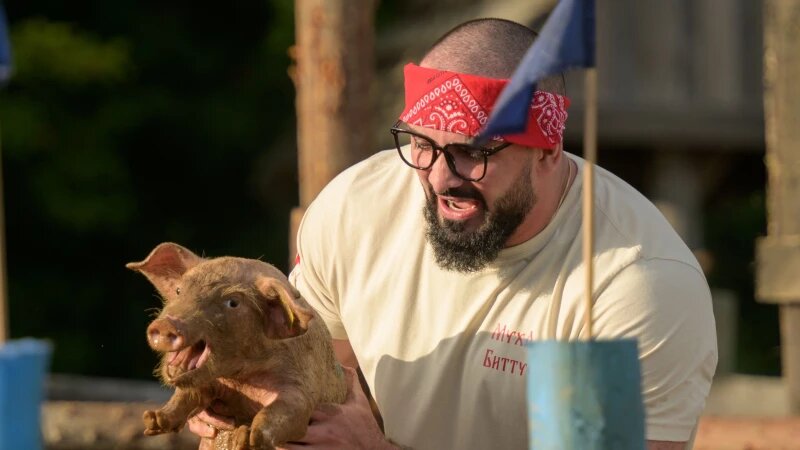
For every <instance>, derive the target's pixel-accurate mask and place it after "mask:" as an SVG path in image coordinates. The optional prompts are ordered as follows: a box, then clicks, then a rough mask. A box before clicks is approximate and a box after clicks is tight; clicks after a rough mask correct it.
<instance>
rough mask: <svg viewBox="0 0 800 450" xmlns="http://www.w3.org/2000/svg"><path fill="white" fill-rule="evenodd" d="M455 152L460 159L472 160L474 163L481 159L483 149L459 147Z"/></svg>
mask: <svg viewBox="0 0 800 450" xmlns="http://www.w3.org/2000/svg"><path fill="white" fill-rule="evenodd" d="M457 151H458V155H459V156H460V157H461V158H466V159H473V160H475V161H479V160H482V159H483V149H480V148H475V147H467V146H463V147H459V148H458V150H457Z"/></svg>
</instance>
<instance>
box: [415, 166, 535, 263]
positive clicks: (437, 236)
mask: <svg viewBox="0 0 800 450" xmlns="http://www.w3.org/2000/svg"><path fill="white" fill-rule="evenodd" d="M531 166H532V164H531V163H530V162H528V164H526V167H525V168H524V169H523V171H522V173H521V174H520V175H519V177H517V179H516V180H514V183H513V184H512V185H511V187H509V188H508V191H506V193H505V194H503V195H502V196H501V197H500V198H499V199H498V200H497V201H496V202H495V205H494V207H493V208H492V210H491V211H489V209H488V207H487V205H486V200H485V199H484V198H483V196H482V195H481V194H480V192H478V191H477V190H475V189H469V188H467V187H466V186H465V188H457V189H450V190H448V191H446V192H442V193H441V195H447V196H453V197H461V198H471V199H474V200H476V201H478V202H479V203H480V204H481V206H482V207H483V211H485V212H484V221H483V223H482V224H481V225H480V226H479V227H478V229H476V230H474V231H468V230H466V224H465V223H464V222H461V221H453V220H448V219H440V218H439V214H438V207H437V198H436V196H435V195H433V193H430V194H429V195H428V196H427V197H428V198H427V200H426V202H425V207H424V208H423V214H424V216H425V222H426V223H427V229H426V233H425V235H426V237H427V239H428V242H430V244H431V247H432V248H433V253H434V256H435V258H436V263H437V264H438V265H439V266H440V267H441V268H443V269H446V270H453V271H457V272H462V273H471V272H477V271H479V270H481V269H483V268H484V267H486V266H487V265H489V264H490V263H491V262H493V261H494V260H495V259H497V256H498V255H499V254H500V250H502V249H503V247H504V246H505V243H506V241H508V238H509V237H510V236H511V235H512V234H513V233H514V231H516V229H517V227H518V226H519V225H520V224H521V223H522V221H523V220H524V219H525V216H527V214H528V213H529V212H530V210H531V209H532V208H533V206H534V205H535V204H536V194H535V193H534V191H533V187H532V186H531V182H530V179H531V178H530V174H531Z"/></svg>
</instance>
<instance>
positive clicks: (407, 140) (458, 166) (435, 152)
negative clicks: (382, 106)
mask: <svg viewBox="0 0 800 450" xmlns="http://www.w3.org/2000/svg"><path fill="white" fill-rule="evenodd" d="M401 127H402V122H397V123H396V124H394V126H393V127H392V128H391V129H390V130H389V131H390V132H391V133H392V135H393V136H394V143H395V145H396V146H397V153H399V154H400V158H401V159H402V160H403V162H404V163H406V164H408V165H409V166H411V167H413V168H415V169H418V170H428V169H430V168H431V166H433V163H434V162H436V159H437V158H438V157H439V155H440V154H442V153H444V159H445V161H446V162H447V167H449V168H450V171H451V172H453V173H454V174H455V175H456V176H457V177H459V178H461V179H462V180H465V181H480V180H481V179H482V178H483V177H484V176H486V165H487V160H488V158H489V156H491V155H494V154H495V153H497V152H499V151H500V150H502V149H504V148H506V147H508V146H510V145H511V143H510V142H504V143H502V144H499V145H496V146H494V147H490V148H485V147H475V146H472V145H469V144H466V143H464V144H461V143H450V144H446V145H445V146H441V145H439V144H437V143H436V142H434V141H433V139H431V138H429V137H428V136H425V135H423V134H420V133H417V132H414V131H411V130H408V129H405V128H401Z"/></svg>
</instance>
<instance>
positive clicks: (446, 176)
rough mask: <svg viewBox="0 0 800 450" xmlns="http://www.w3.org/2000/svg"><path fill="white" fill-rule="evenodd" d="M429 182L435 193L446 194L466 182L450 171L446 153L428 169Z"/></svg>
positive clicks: (441, 154) (440, 155)
mask: <svg viewBox="0 0 800 450" xmlns="http://www.w3.org/2000/svg"><path fill="white" fill-rule="evenodd" d="M428 182H429V183H430V184H431V187H432V188H433V192H436V193H438V192H445V191H446V190H448V189H451V188H455V187H458V186H460V185H461V184H462V183H464V180H462V179H461V178H459V177H458V176H457V175H456V174H454V173H453V171H452V170H450V166H449V165H448V164H447V159H446V156H445V154H444V153H440V154H439V157H438V158H436V161H434V162H433V165H432V166H431V167H430V169H428Z"/></svg>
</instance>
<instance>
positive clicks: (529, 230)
mask: <svg viewBox="0 0 800 450" xmlns="http://www.w3.org/2000/svg"><path fill="white" fill-rule="evenodd" d="M535 37H536V33H535V32H533V31H532V30H530V29H528V28H527V27H525V26H522V25H520V24H517V23H514V22H510V21H507V20H502V19H480V20H473V21H470V22H466V23H464V24H462V25H459V26H457V27H456V28H454V29H453V30H451V31H450V32H448V33H447V34H445V35H444V36H443V37H442V38H441V39H439V41H438V42H436V44H434V45H433V47H432V48H431V49H430V50H429V51H428V53H427V54H426V55H425V56H424V57H423V59H422V61H421V62H420V67H422V68H427V69H436V70H439V71H448V72H457V73H459V74H469V75H477V76H479V77H486V78H494V79H505V78H510V76H511V75H512V73H513V72H514V70H515V69H516V67H517V65H518V64H519V62H520V61H521V60H522V58H523V56H524V55H525V53H526V51H527V50H528V48H529V47H530V45H531V44H532V43H533V40H534V39H535ZM461 78H465V77H461ZM453 86H454V91H456V92H458V95H459V96H460V99H461V100H462V101H466V100H467V99H468V98H469V97H465V95H466V94H465V93H466V92H468V90H462V89H458V88H460V86H456V85H455V83H454V85H453ZM462 86H463V83H462ZM537 90H540V91H548V92H553V93H556V94H560V95H561V94H563V93H564V84H563V78H562V77H561V76H557V77H551V78H549V79H546V80H544V81H542V82H540V83H539V85H538V87H537ZM441 92H444V91H443V90H442V91H441ZM470 92H471V91H470ZM471 93H472V94H473V95H474V94H475V93H474V92H471ZM437 95H438V93H437ZM442 97H444V95H442ZM551 97H552V96H551ZM437 98H438V97H437ZM407 100H408V96H407ZM407 107H408V105H407ZM438 108H439V110H440V111H439V112H438V113H437V112H434V113H432V114H431V116H430V117H434V116H437V117H439V118H440V119H441V117H440V116H441V115H442V114H443V115H447V114H450V113H451V112H456V113H457V111H456V109H453V108H451V106H448V105H447V104H442V105H439V106H438ZM473 111H474V110H473ZM453 117H455V115H453V116H451V117H450V119H452V118H453ZM454 120H455V121H453V122H452V123H454V124H455V123H456V122H459V120H460V119H458V118H456V119H454ZM461 122H463V121H461ZM459 125H462V124H461V123H459ZM402 126H403V127H405V128H406V129H409V130H412V131H414V132H416V133H418V134H420V135H423V136H425V137H427V138H429V141H432V142H433V143H434V144H435V145H438V146H444V145H446V144H458V143H466V142H469V141H470V140H471V136H469V135H465V134H463V133H462V134H460V133H456V132H452V130H454V128H453V127H452V126H440V127H426V126H424V125H423V126H420V124H416V125H415V124H413V123H407V124H403V125H402ZM456 129H457V128H456ZM462 129H463V128H462ZM448 130H450V131H448ZM559 131H560V130H559ZM406 139H408V142H407V143H410V144H411V145H410V150H409V151H410V152H412V153H411V154H410V156H409V158H412V157H418V155H419V154H420V152H421V151H422V150H420V149H421V147H420V146H424V145H427V144H426V140H425V139H418V138H415V137H414V136H410V137H409V136H406ZM559 142H560V136H559ZM499 144H500V143H499V142H490V143H489V144H487V147H488V148H489V149H490V151H489V153H492V154H491V156H489V157H486V159H485V161H486V166H485V175H484V176H483V177H482V178H480V179H479V180H477V181H474V180H470V179H469V178H470V177H469V176H467V177H465V176H464V175H465V174H463V173H454V172H453V167H455V166H456V165H455V164H454V160H455V159H456V158H457V157H458V156H457V154H456V150H457V147H456V146H452V147H449V149H450V150H453V151H451V152H450V154H448V155H445V153H444V152H441V151H439V153H438V155H439V157H437V159H435V160H434V161H433V163H432V164H431V165H430V166H429V167H427V168H425V169H421V170H417V173H418V176H419V178H420V181H421V183H422V185H423V188H424V189H425V192H426V196H427V203H426V205H425V208H424V215H425V218H426V222H427V226H428V230H427V236H428V240H429V242H430V243H431V245H432V247H433V249H434V252H435V255H436V259H437V262H438V263H439V264H440V265H441V266H442V267H444V268H447V269H452V270H458V271H462V272H471V271H476V270H480V269H482V268H483V267H485V266H486V265H487V264H489V263H491V262H492V261H493V260H494V259H495V258H496V257H497V255H498V253H499V251H500V250H501V249H502V248H503V247H508V246H511V245H516V244H519V243H521V242H524V241H525V240H527V239H529V238H530V237H532V236H533V235H535V234H536V233H538V232H539V231H540V230H541V229H542V228H544V225H546V223H547V222H549V220H550V217H549V216H548V217H542V214H541V213H539V214H537V211H536V210H537V207H536V205H537V203H538V202H537V199H538V198H539V197H540V196H541V197H542V198H544V199H545V200H547V205H550V203H552V200H551V198H552V197H553V196H555V197H558V196H559V194H560V191H559V192H557V193H556V192H554V191H556V190H558V189H557V188H555V187H554V186H555V185H556V183H554V182H553V181H554V180H553V178H555V177H554V176H552V174H553V173H556V172H557V173H559V174H562V173H563V171H558V170H555V169H556V167H555V166H556V165H557V164H555V163H556V162H563V161H561V159H560V158H559V155H560V149H561V145H560V143H558V144H557V145H555V148H554V149H549V150H544V149H541V148H530V147H524V146H521V145H511V146H509V147H507V148H503V149H502V151H497V152H492V151H491V149H493V148H496V147H497V146H498V145H499ZM478 155H479V154H478ZM478 155H476V160H477V161H479V162H478V163H476V166H477V167H478V169H477V170H476V171H480V165H481V164H482V162H483V157H482V156H478ZM553 155H555V156H556V158H555V160H556V161H554V160H553ZM404 159H405V158H404ZM448 160H449V161H448ZM412 165H413V164H412ZM559 185H561V184H560V183H559Z"/></svg>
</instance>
